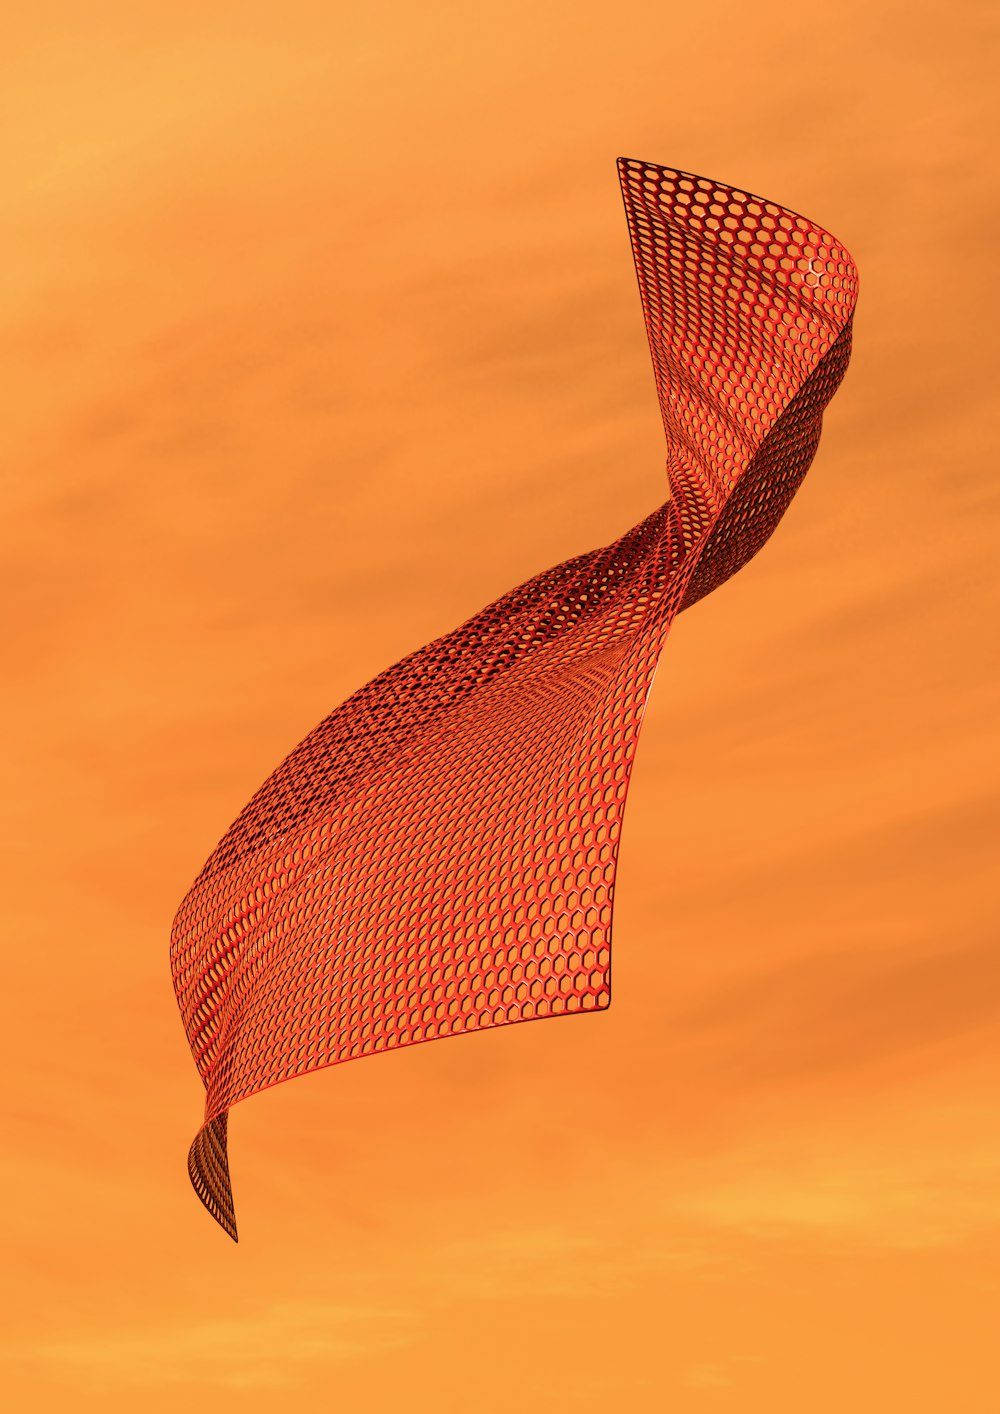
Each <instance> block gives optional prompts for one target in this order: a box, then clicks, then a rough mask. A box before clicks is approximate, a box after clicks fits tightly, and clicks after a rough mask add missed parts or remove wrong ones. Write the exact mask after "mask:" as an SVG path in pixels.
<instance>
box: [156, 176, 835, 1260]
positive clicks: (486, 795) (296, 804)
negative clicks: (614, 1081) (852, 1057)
mask: <svg viewBox="0 0 1000 1414" xmlns="http://www.w3.org/2000/svg"><path fill="white" fill-rule="evenodd" d="M618 170H619V175H620V179H621V186H622V192H623V195H624V199H625V212H626V216H627V219H628V226H629V232H630V236H631V241H632V250H633V253H634V256H635V265H636V270H637V273H638V277H639V291H640V295H641V298H642V307H643V313H644V315H645V320H646V330H647V333H648V335H649V344H650V349H651V351H652V356H653V367H654V371H655V377H656V388H657V393H658V396H659V401H660V410H661V412H662V415H663V425H664V428H665V430H666V436H667V476H668V480H669V484H670V499H669V500H668V501H667V502H666V503H665V504H664V505H663V506H661V507H660V508H659V510H656V511H654V512H653V514H652V515H650V516H648V517H647V518H646V519H645V520H644V521H642V522H641V523H640V524H639V525H637V526H636V527H635V528H634V529H633V530H630V531H629V532H628V533H627V534H626V535H623V536H622V537H621V539H619V540H617V541H615V542H614V543H613V544H612V545H609V546H607V547H606V548H604V549H600V550H594V551H592V552H591V553H589V554H586V555H578V556H577V557H576V558H575V559H572V560H568V561H567V562H566V563H565V564H561V565H558V566H556V568H555V569H551V570H548V571H546V573H544V574H541V575H538V576H537V577H536V578H535V579H532V580H529V581H528V583H526V584H523V585H521V586H520V587H519V588H517V589H514V590H512V591H511V593H509V594H507V595H505V596H504V597H503V598H502V599H498V600H497V601H496V603H494V604H490V605H488V607H487V608H485V609H484V610H483V611H482V612H481V613H479V614H477V615H476V616H475V617H474V618H472V619H470V620H469V621H468V622H467V623H465V624H463V625H462V626H461V627H460V628H458V629H456V630H455V631H454V632H453V633H450V634H447V635H446V636H445V637H444V638H440V639H438V640H437V641H436V642H434V643H430V644H428V645H427V646H426V647H425V648H421V649H420V650H419V651H418V652H416V653H413V654H411V655H410V656H409V657H408V658H404V659H403V660H402V661H401V662H399V663H397V664H396V665H395V666H394V667H392V668H390V669H388V671H386V672H384V673H382V674H381V675H380V676H379V677H377V678H376V679H375V680H374V681H373V682H371V683H369V684H368V685H367V686H366V687H363V688H361V690H360V691H359V692H356V693H355V694H354V695H353V697H350V698H349V699H348V700H347V701H346V702H345V703H344V704H343V705H342V706H341V707H338V708H337V709H336V711H334V712H333V713H331V715H330V716H329V717H327V718H326V720H325V721H323V722H322V723H320V725H319V726H318V727H316V729H315V730H314V731H312V732H311V733H310V734H309V736H307V737H306V739H305V740H304V741H303V742H302V743H301V744H300V745H299V746H297V747H296V748H295V750H294V751H293V752H292V753H291V755H290V756H289V757H288V758H287V759H286V760H285V761H283V762H282V764H281V765H280V766H279V767H278V769H277V770H276V771H275V772H274V773H273V775H271V776H270V777H269V778H268V780H267V781H266V782H265V783H264V785H263V786H261V788H260V790H259V791H258V792H257V793H256V795H255V796H254V797H253V799H252V800H251V801H250V803H249V804H248V805H247V806H246V808H245V809H244V810H243V811H242V813H241V814H240V816H239V818H238V819H237V820H236V822H235V823H234V824H233V825H232V827H231V828H230V829H229V830H228V831H227V833H226V835H225V837H224V838H223V839H222V841H221V842H220V844H219V845H218V847H217V848H216V850H215V851H214V853H213V854H212V856H211V858H210V859H209V860H208V862H207V863H206V864H205V867H204V868H203V869H202V871H201V873H200V874H199V876H198V878H197V880H196V881H195V883H194V885H193V886H192V888H191V889H190V891H189V893H188V894H187V897H186V898H185V899H184V902H183V903H182V904H181V907H180V909H179V911H178V913H177V916H176V919H175V920H174V925H173V932H172V938H171V965H172V972H173V980H174V987H175V990H176V993H177V999H178V1003H179V1005H180V1009H181V1015H182V1017H183V1019H184V1025H185V1028H186V1031H187V1036H188V1040H189V1041H190V1044H191V1049H192V1052H193V1054H194V1058H195V1061H196V1063H197V1066H198V1069H199V1072H200V1074H201V1077H202V1079H203V1081H204V1083H205V1088H206V1091H207V1096H206V1106H205V1122H204V1124H203V1126H202V1128H201V1129H200V1130H199V1132H198V1134H197V1136H196V1138H195V1140H194V1142H193V1144H192V1146H191V1150H190V1154H189V1157H188V1168H189V1172H190V1175H191V1180H192V1182H193V1184H194V1187H195V1189H196V1190H197V1192H198V1195H199V1197H200V1198H201V1200H202V1202H203V1203H204V1204H205V1206H206V1207H207V1208H208V1209H209V1211H210V1212H211V1213H212V1215H213V1216H214V1217H215V1218H216V1219H217V1220H218V1222H219V1223H221V1225H222V1226H223V1227H224V1228H225V1230H226V1231H227V1232H228V1233H229V1234H230V1236H231V1237H233V1238H235V1237H236V1220H235V1213H234V1210H233V1201H232V1192H231V1189H230V1183H229V1164H228V1158H227V1150H226V1126H227V1117H228V1112H229V1109H230V1108H231V1106H232V1105H234V1104H235V1103H236V1102H237V1101H238V1100H243V1099H246V1097H247V1096H248V1095H253V1094H255V1093H256V1092H257V1091H259V1090H263V1089H265V1088H266V1087H268V1086H270V1085H275V1084H277V1083H278V1082H280V1081H282V1080H288V1079H290V1078H291V1077H292V1076H295V1075H303V1074H305V1073H306V1072H308V1071H313V1070H318V1069H320V1068H321V1067H322V1066H327V1065H333V1064H335V1063H337V1062H338V1061H345V1060H351V1059H353V1058H354V1057H356V1056H364V1055H370V1054H371V1053H372V1052H375V1051H382V1050H387V1049H389V1048H391V1047H394V1046H404V1045H410V1044H413V1043H415V1042H418V1041H427V1040H431V1039H434V1038H436V1037H443V1036H454V1035H460V1034H462V1033H463V1032H467V1031H473V1030H477V1029H480V1028H482V1027H486V1026H500V1025H503V1024H504V1023H507V1022H514V1021H525V1020H529V1019H532V1018H536V1017H544V1016H553V1015H559V1014H563V1013H567V1012H575V1011H576V1012H585V1011H588V1010H594V1009H598V1008H601V1007H606V1006H607V1005H608V1003H609V1001H610V971H609V966H610V941H611V934H610V930H611V910H612V900H613V895H614V878H615V860H616V856H617V850H618V839H619V831H620V829H621V822H622V813H623V810H624V805H625V795H626V791H627V788H628V781H629V772H630V769H631V764H632V758H633V754H634V752H635V746H636V741H637V738H638V734H639V727H640V724H641V721H642V714H643V710H644V707H645V703H646V697H647V694H648V692H649V687H650V684H651V682H652V678H653V672H654V669H655V667H656V662H657V659H658V657H659V654H660V650H661V649H662V647H663V644H664V640H665V638H666V635H667V631H668V629H669V627H670V623H671V620H672V619H673V616H674V614H675V613H677V612H678V611H679V610H681V609H685V608H687V607H688V606H689V605H691V604H693V603H695V601H696V600H698V599H700V598H702V596H703V595H705V594H707V593H709V591H710V590H712V589H714V588H715V587H716V586H717V585H719V584H721V583H722V582H723V580H725V579H727V578H728V577H729V576H730V575H731V574H733V573H735V571H736V570H738V569H739V568H740V566H741V565H743V564H745V563H746V561H747V560H748V559H750V557H751V556H752V555H754V554H756V552H757V550H759V549H760V547H761V545H762V544H763V543H764V541H765V540H766V539H767V538H768V536H769V535H770V534H771V532H772V531H773V530H774V528H775V526H776V525H777V523H778V520H779V519H780V517H781V515H782V514H783V512H784V511H785V509H786V507H787V506H788V503H789V501H790V500H791V498H792V496H793V495H794V494H795V491H796V489H797V487H798V485H799V483H800V481H801V480H802V477H803V476H804V474H805V472H806V469H807V467H808V466H809V463H810V462H811V460H812V458H813V455H814V453H815V450H816V446H817V443H818V440H819V434H820V424H821V418H822V413H823V409H824V407H825V406H826V404H827V403H828V402H829V400H830V398H831V397H832V396H833V393H834V391H835V390H836V388H837V385H838V384H839V382H840V380H841V378H842V377H843V374H844V370H845V368H846V366H847V361H848V357H849V353H850V339H851V319H852V314H853V310H854V303H855V296H856V290H857V275H856V271H855V268H854V264H853V262H852V260H851V258H850V256H849V255H848V254H847V252H846V251H845V250H844V249H843V247H841V246H840V245H839V244H838V242H837V241H835V240H834V239H833V237H832V236H830V235H829V234H828V233H827V232H826V231H824V230H822V229H821V228H820V227H818V226H817V225H816V224H815V223H814V222H812V221H808V220H806V219H805V218H804V217H802V216H798V215H795V214H794V213H793V212H790V211H786V210H784V209H783V208H782V207H779V206H775V205H774V204H773V203H771V202H768V201H764V200H762V199H761V198H759V197H754V196H751V195H750V194H748V193H746V192H742V191H738V190H734V189H732V188H730V187H727V186H724V185H722V184H721V183H719V182H712V181H707V180H706V179H704V178H702V177H695V176H691V175H689V174H687V173H684V172H678V171H675V170H673V169H672V168H668V167H658V166H653V165H651V164H650V163H646V162H635V161H629V160H626V159H624V158H621V159H619V163H618Z"/></svg>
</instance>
